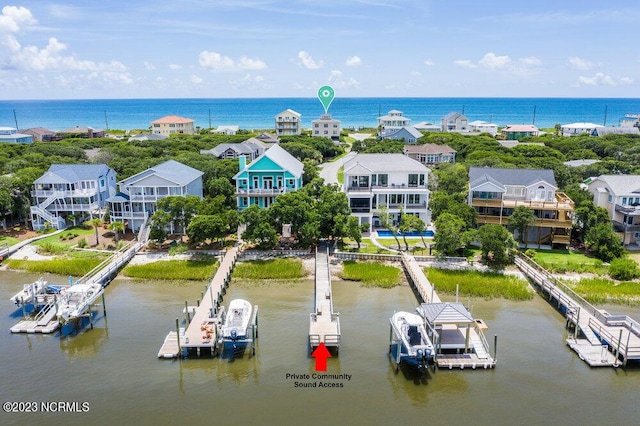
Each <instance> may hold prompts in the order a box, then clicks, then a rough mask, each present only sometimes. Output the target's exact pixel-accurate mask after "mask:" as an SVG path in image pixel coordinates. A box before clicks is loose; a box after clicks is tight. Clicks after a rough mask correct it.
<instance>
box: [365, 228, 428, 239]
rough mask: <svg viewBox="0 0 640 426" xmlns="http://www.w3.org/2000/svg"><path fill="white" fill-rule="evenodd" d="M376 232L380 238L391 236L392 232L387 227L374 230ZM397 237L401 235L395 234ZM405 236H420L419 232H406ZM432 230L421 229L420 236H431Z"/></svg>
mask: <svg viewBox="0 0 640 426" xmlns="http://www.w3.org/2000/svg"><path fill="white" fill-rule="evenodd" d="M376 232H377V233H378V237H381V238H385V237H393V233H392V232H391V231H389V230H388V229H378V230H377V231H376ZM397 235H398V236H399V237H400V236H402V234H401V233H398V234H397ZM405 235H406V236H407V237H419V236H420V232H416V231H413V232H407V233H406V234H405ZM433 235H434V232H433V231H432V230H430V229H428V230H426V231H422V236H423V237H433Z"/></svg>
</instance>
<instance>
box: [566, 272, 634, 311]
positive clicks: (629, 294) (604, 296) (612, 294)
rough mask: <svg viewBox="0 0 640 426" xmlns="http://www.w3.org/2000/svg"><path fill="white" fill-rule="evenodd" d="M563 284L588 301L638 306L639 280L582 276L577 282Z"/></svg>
mask: <svg viewBox="0 0 640 426" xmlns="http://www.w3.org/2000/svg"><path fill="white" fill-rule="evenodd" d="M565 284H566V285H567V286H568V287H571V288H572V289H573V291H575V292H576V293H578V294H579V295H580V296H582V297H584V298H585V299H586V300H587V301H588V302H589V303H594V304H603V303H613V304H618V305H629V306H640V283H639V282H634V281H622V282H616V281H613V280H609V279H607V278H583V279H581V280H580V281H578V282H565Z"/></svg>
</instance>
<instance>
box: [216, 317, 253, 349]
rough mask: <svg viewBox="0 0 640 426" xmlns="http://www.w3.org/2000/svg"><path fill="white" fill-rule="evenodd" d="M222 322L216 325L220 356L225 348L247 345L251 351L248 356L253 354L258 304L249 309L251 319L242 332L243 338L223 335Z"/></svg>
mask: <svg viewBox="0 0 640 426" xmlns="http://www.w3.org/2000/svg"><path fill="white" fill-rule="evenodd" d="M223 326H224V324H219V325H218V330H217V332H218V333H217V334H218V336H219V337H218V353H219V354H220V357H222V356H223V355H224V352H225V349H229V348H233V349H236V348H237V347H239V346H246V347H249V350H250V351H251V352H250V353H251V355H250V356H255V354H256V340H257V339H258V305H254V306H253V310H252V311H251V319H250V320H249V323H248V325H247V329H246V332H245V334H244V336H245V337H244V338H241V339H233V338H230V337H225V336H223V333H222V327H223Z"/></svg>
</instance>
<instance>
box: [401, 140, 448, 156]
mask: <svg viewBox="0 0 640 426" xmlns="http://www.w3.org/2000/svg"><path fill="white" fill-rule="evenodd" d="M404 152H407V153H409V154H444V153H455V152H457V151H456V150H455V149H453V148H451V147H450V146H448V145H438V144H435V143H425V144H423V145H407V146H405V147H404Z"/></svg>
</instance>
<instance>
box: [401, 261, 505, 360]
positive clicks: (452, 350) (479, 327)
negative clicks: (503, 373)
mask: <svg viewBox="0 0 640 426" xmlns="http://www.w3.org/2000/svg"><path fill="white" fill-rule="evenodd" d="M402 264H403V266H404V268H405V270H406V271H407V274H408V275H409V278H410V279H411V281H412V283H413V285H414V287H415V289H416V291H417V292H418V294H419V295H420V297H421V298H422V300H423V301H424V303H422V304H421V305H420V307H419V308H418V309H417V311H418V313H419V314H420V315H421V316H422V317H423V318H424V320H425V324H426V326H427V327H428V329H432V330H434V331H435V336H434V338H433V344H434V346H435V350H436V354H435V364H436V365H437V366H438V368H447V369H453V368H460V369H465V368H470V369H474V370H475V369H476V368H482V369H489V368H493V367H495V365H496V354H495V348H496V346H497V337H496V338H495V341H494V355H493V356H491V354H490V351H489V344H488V342H487V340H486V338H485V337H484V330H486V329H487V327H486V324H485V323H484V322H483V321H482V320H478V319H474V318H473V317H472V316H471V313H470V312H469V311H468V310H467V308H466V307H464V305H462V304H461V303H443V302H442V301H441V300H440V298H439V297H438V295H437V294H436V292H435V289H434V287H433V285H431V283H430V282H429V280H428V279H427V277H426V276H425V275H424V272H423V271H422V268H421V267H420V265H419V264H418V262H417V261H416V259H415V258H414V257H413V256H411V255H410V254H407V253H402Z"/></svg>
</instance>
